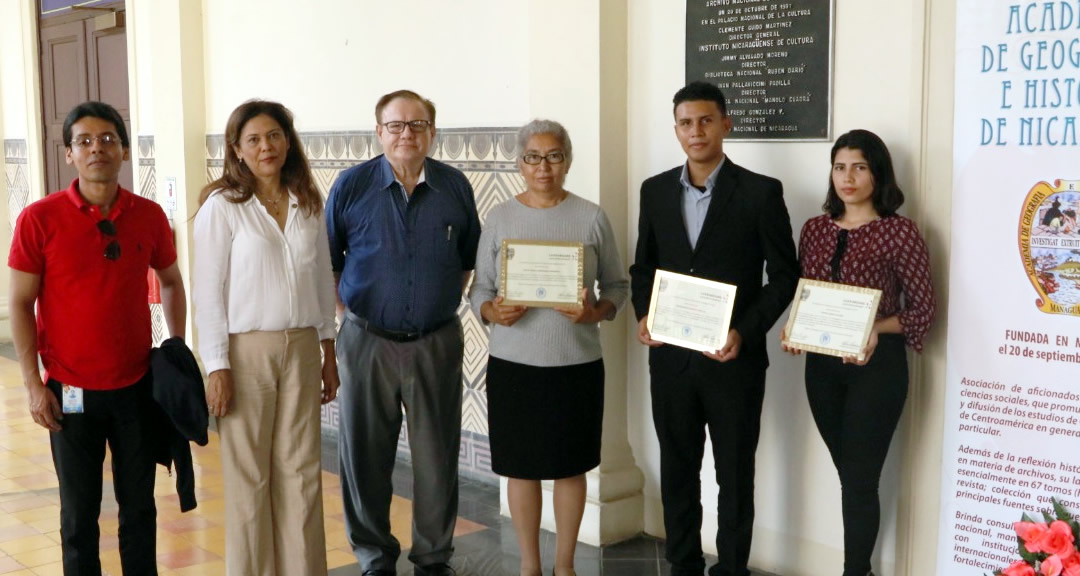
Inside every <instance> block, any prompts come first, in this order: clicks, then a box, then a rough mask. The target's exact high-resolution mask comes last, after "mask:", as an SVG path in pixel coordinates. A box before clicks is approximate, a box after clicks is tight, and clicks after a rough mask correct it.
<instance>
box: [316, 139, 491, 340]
mask: <svg viewBox="0 0 1080 576" xmlns="http://www.w3.org/2000/svg"><path fill="white" fill-rule="evenodd" d="M326 220H327V230H328V232H329V239H330V260H331V263H332V265H333V268H334V272H335V274H340V277H341V281H340V283H339V284H338V294H339V296H340V297H341V301H342V302H344V303H345V305H346V306H348V308H349V310H351V311H352V312H353V313H354V314H356V315H358V316H360V317H362V318H364V319H366V320H367V321H368V322H370V323H372V324H374V325H375V326H378V327H379V328H383V329H385V330H394V331H400V332H416V331H427V330H430V329H432V328H435V327H437V326H439V325H440V324H442V323H444V322H446V321H448V320H450V319H451V318H453V317H454V316H456V315H457V308H458V306H459V305H460V304H461V288H462V286H461V284H462V282H461V280H462V273H464V272H466V271H468V270H472V269H473V265H474V262H475V260H476V246H477V243H478V242H479V239H480V220H479V218H478V217H477V215H476V200H475V198H474V197H473V189H472V185H470V184H469V181H468V179H467V178H466V177H465V175H464V174H462V173H461V172H460V171H459V170H457V169H455V168H453V167H451V166H448V165H446V164H444V163H442V162H439V161H437V160H433V159H431V158H428V159H427V160H426V161H425V162H424V171H423V174H422V181H421V182H420V183H419V184H418V185H417V186H416V188H415V189H414V190H413V194H412V196H411V197H408V196H407V195H406V194H405V191H404V189H403V188H402V186H401V183H400V182H398V181H397V180H396V179H395V177H394V171H393V169H392V168H391V167H390V163H389V162H388V161H387V160H386V158H385V157H384V156H378V157H376V158H373V159H371V160H368V161H367V162H364V163H363V164H360V165H359V166H354V167H353V168H350V169H348V170H346V171H344V172H342V173H341V175H340V176H338V179H337V181H336V182H334V186H333V188H332V189H331V190H330V197H329V199H328V200H327V210H326Z"/></svg>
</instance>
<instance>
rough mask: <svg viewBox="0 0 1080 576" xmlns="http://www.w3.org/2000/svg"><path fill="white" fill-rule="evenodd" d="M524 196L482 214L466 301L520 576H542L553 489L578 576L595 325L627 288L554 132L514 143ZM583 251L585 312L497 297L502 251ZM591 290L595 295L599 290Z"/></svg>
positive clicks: (598, 385)
mask: <svg viewBox="0 0 1080 576" xmlns="http://www.w3.org/2000/svg"><path fill="white" fill-rule="evenodd" d="M518 150H519V151H520V156H519V157H518V168H519V169H520V170H521V175H522V176H523V177H524V178H525V185H526V189H525V191H524V192H522V193H521V194H518V195H517V196H516V197H514V198H511V199H510V200H507V201H506V202H503V203H502V204H500V205H498V206H496V207H495V208H493V209H492V210H491V213H490V214H488V217H487V221H486V222H485V223H484V230H483V232H482V233H481V235H480V247H479V249H478V251H477V255H476V278H475V280H474V281H473V286H472V290H471V292H470V293H469V300H470V303H471V305H472V308H473V311H474V312H476V314H477V315H479V316H480V317H481V318H483V320H484V322H485V323H487V324H492V325H493V327H492V330H491V339H490V348H489V350H490V357H489V358H488V371H487V397H488V432H489V435H490V438H491V468H492V470H493V471H494V472H495V473H496V474H499V475H501V476H506V477H507V478H508V485H509V488H508V499H509V504H510V515H511V518H512V519H513V523H514V530H515V531H516V533H517V539H518V546H519V547H520V549H521V574H522V576H537V575H539V574H541V566H540V513H541V490H540V481H541V480H548V479H553V480H555V490H554V499H555V502H554V504H555V525H556V546H555V556H556V558H555V574H556V575H557V576H567V575H573V574H574V549H575V546H576V544H577V536H578V529H579V527H580V525H581V517H582V514H583V513H584V511H585V472H587V471H588V470H591V469H592V468H595V467H596V466H597V465H598V464H599V463H600V434H601V430H602V427H603V413H604V364H603V360H602V358H601V355H602V353H601V350H600V329H599V327H598V324H599V323H600V322H601V321H604V320H611V319H613V318H615V313H616V312H617V311H618V309H619V308H620V307H621V306H622V305H623V303H624V302H625V301H626V298H627V295H628V293H629V286H630V283H629V280H628V278H627V276H626V272H625V270H626V268H625V267H624V266H623V265H622V262H621V261H620V260H619V252H618V249H617V246H616V244H615V235H614V233H613V232H612V230H611V224H610V223H609V222H608V219H607V216H606V215H605V214H604V211H603V210H602V209H601V208H600V207H599V206H597V205H596V204H593V203H592V202H589V201H588V200H585V199H584V198H581V197H579V196H575V195H573V194H571V193H569V192H567V191H566V190H565V189H564V188H563V182H564V181H565V180H566V173H567V172H568V171H569V169H570V164H571V161H572V159H573V151H572V148H571V144H570V136H569V135H568V134H567V133H566V129H565V128H563V127H562V125H560V124H559V123H558V122H553V121H550V120H533V121H532V122H530V123H529V124H527V125H525V126H524V127H523V128H522V129H521V130H520V131H519V132H518ZM508 239H509V240H535V241H559V242H581V243H582V244H583V245H584V247H585V258H584V286H583V288H582V302H583V305H582V306H581V307H580V308H529V307H526V306H510V305H504V304H503V303H502V301H503V298H502V296H500V295H499V294H498V287H499V270H500V266H499V262H500V250H501V247H502V241H503V240H508ZM597 289H598V290H597Z"/></svg>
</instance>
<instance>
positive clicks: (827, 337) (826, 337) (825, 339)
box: [820, 332, 832, 346]
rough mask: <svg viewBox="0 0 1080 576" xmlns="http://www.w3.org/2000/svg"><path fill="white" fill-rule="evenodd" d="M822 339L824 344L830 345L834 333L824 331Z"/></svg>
mask: <svg viewBox="0 0 1080 576" xmlns="http://www.w3.org/2000/svg"><path fill="white" fill-rule="evenodd" d="M820 340H821V345H822V346H828V345H829V342H832V335H831V334H829V333H828V332H822V333H821V338H820Z"/></svg>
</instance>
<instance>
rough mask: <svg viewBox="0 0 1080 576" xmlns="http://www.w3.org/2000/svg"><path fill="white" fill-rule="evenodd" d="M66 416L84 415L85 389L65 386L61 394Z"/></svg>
mask: <svg viewBox="0 0 1080 576" xmlns="http://www.w3.org/2000/svg"><path fill="white" fill-rule="evenodd" d="M60 398H61V400H62V402H61V404H62V405H63V412H64V414H82V413H83V408H84V407H83V389H82V388H79V387H78V386H69V385H67V384H64V385H63V388H62V390H61V393H60Z"/></svg>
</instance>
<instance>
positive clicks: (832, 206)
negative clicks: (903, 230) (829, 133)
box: [821, 130, 904, 220]
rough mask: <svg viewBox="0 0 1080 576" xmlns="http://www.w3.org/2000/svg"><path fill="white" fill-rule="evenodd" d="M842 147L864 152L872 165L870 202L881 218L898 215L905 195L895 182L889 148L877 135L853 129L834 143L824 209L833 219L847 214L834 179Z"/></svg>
mask: <svg viewBox="0 0 1080 576" xmlns="http://www.w3.org/2000/svg"><path fill="white" fill-rule="evenodd" d="M843 148H850V149H852V150H858V151H860V152H862V155H863V158H866V163H867V164H869V165H870V175H871V176H873V178H874V193H873V195H872V196H871V201H872V202H873V203H874V210H876V211H877V213H878V216H880V217H882V218H886V217H888V216H892V215H893V214H896V211H897V210H898V209H899V208H900V206H903V204H904V193H903V192H902V191H901V190H900V186H899V185H897V183H896V174H895V173H894V172H893V165H892V156H891V155H890V154H889V149H888V148H886V147H885V143H884V142H882V141H881V138H878V135H877V134H874V133H873V132H871V131H869V130H852V131H851V132H848V133H846V134H844V135H842V136H840V137H839V138H837V139H836V144H833V147H832V154H831V155H830V156H829V193H828V194H826V195H825V204H824V205H822V207H821V208H822V210H824V211H825V212H827V213H828V214H829V216H830V217H831V218H832V219H834V220H835V219H837V218H839V217H841V216H843V215H844V201H843V200H841V199H840V196H838V195H837V194H836V187H835V186H834V185H833V179H832V165H833V163H835V162H836V153H837V152H839V151H840V150H841V149H843Z"/></svg>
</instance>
